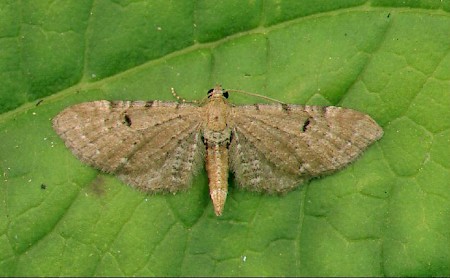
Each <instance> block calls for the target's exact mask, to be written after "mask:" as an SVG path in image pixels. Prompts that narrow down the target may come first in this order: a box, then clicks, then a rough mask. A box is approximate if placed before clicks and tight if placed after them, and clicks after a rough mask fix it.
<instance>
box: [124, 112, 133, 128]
mask: <svg viewBox="0 0 450 278" xmlns="http://www.w3.org/2000/svg"><path fill="white" fill-rule="evenodd" d="M123 120H124V122H123V123H124V124H126V125H127V126H131V118H130V116H128V115H127V114H125V116H124V117H123Z"/></svg>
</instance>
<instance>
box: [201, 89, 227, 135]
mask: <svg viewBox="0 0 450 278" xmlns="http://www.w3.org/2000/svg"><path fill="white" fill-rule="evenodd" d="M204 107H205V113H206V115H205V116H206V117H205V122H204V128H205V129H208V130H210V131H222V130H224V129H226V128H227V124H228V121H229V114H230V106H229V104H228V101H227V99H226V98H225V97H224V96H223V95H222V94H215V93H213V94H211V96H210V97H209V99H208V103H207V104H206V105H205V106H204Z"/></svg>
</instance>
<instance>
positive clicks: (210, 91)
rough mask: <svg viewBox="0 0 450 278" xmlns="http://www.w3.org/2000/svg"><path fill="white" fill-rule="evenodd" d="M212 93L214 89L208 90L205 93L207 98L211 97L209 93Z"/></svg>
mask: <svg viewBox="0 0 450 278" xmlns="http://www.w3.org/2000/svg"><path fill="white" fill-rule="evenodd" d="M213 91H214V89H209V91H208V92H207V93H206V94H207V95H208V97H210V96H211V93H212V92H213Z"/></svg>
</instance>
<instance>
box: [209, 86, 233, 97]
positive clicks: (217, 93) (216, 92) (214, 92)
mask: <svg viewBox="0 0 450 278" xmlns="http://www.w3.org/2000/svg"><path fill="white" fill-rule="evenodd" d="M207 95H208V98H209V99H212V98H221V97H223V98H228V92H227V91H225V90H224V89H223V88H222V86H221V85H216V86H214V88H213V89H210V90H209V91H208V93H207Z"/></svg>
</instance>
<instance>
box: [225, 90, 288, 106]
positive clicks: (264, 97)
mask: <svg viewBox="0 0 450 278" xmlns="http://www.w3.org/2000/svg"><path fill="white" fill-rule="evenodd" d="M226 91H228V92H235V93H241V94H244V95H249V96H254V97H259V98H262V99H265V100H269V101H273V102H276V103H280V104H286V103H284V102H282V101H279V100H277V99H274V98H271V97H267V96H263V95H260V94H255V93H250V92H247V91H242V90H233V89H231V90H226Z"/></svg>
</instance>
